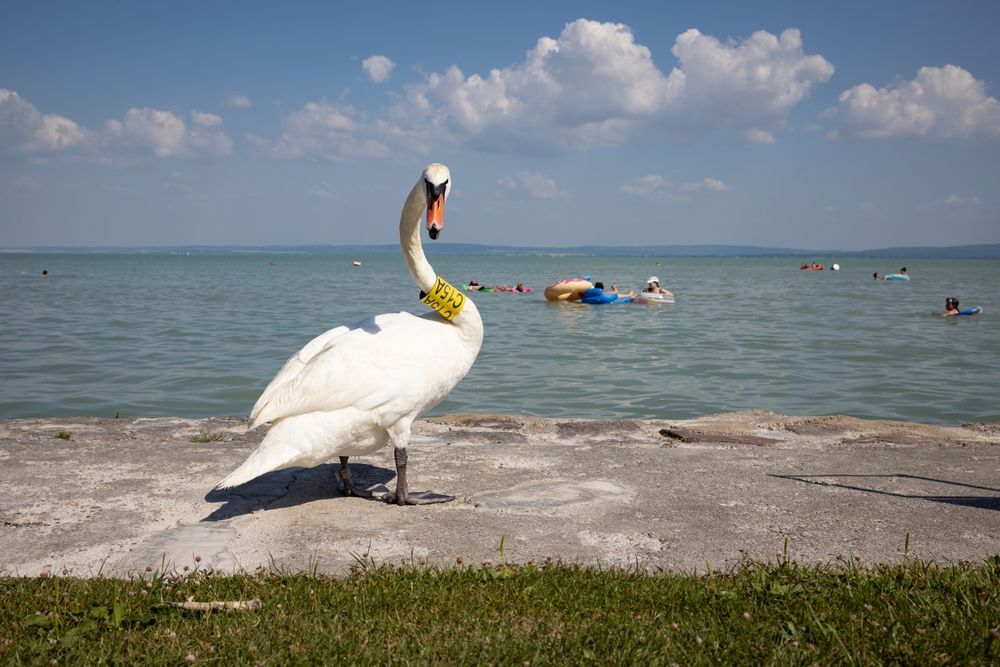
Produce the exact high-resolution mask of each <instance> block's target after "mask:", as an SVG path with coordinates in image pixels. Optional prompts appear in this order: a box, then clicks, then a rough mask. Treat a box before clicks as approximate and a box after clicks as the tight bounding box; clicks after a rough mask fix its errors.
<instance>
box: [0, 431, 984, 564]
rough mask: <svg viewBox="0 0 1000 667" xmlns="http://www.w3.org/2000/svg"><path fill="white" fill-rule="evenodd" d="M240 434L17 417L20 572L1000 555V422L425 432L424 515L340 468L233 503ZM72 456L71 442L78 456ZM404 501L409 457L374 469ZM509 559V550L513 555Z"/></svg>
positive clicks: (413, 456)
mask: <svg viewBox="0 0 1000 667" xmlns="http://www.w3.org/2000/svg"><path fill="white" fill-rule="evenodd" d="M263 434H264V429H260V430H258V431H253V432H247V431H246V422H245V421H244V420H241V419H235V418H220V419H203V420H187V419H177V418H157V419H118V420H114V419H79V418H56V419H18V420H5V421H0V572H2V573H5V574H10V575H24V576H31V575H37V574H40V573H43V572H46V573H51V574H62V573H71V574H73V575H77V576H95V575H98V574H103V575H114V576H127V575H129V574H130V573H139V572H144V571H146V568H153V569H159V570H164V569H177V570H183V568H185V567H188V568H194V567H200V568H203V569H204V568H213V569H216V570H220V571H233V570H236V569H241V568H242V569H246V570H253V569H256V568H258V567H265V568H270V567H276V568H281V569H284V570H291V571H295V570H302V569H314V568H315V569H317V570H319V571H321V572H331V573H343V572H345V571H346V570H347V569H348V568H349V567H350V566H351V565H353V564H355V563H356V562H357V559H362V558H363V559H369V558H370V559H373V560H374V561H375V562H378V563H424V562H426V563H430V564H434V565H443V566H447V565H451V564H454V563H455V562H456V561H457V560H459V559H461V561H462V562H464V563H466V564H475V563H479V562H486V561H490V562H498V561H500V559H501V558H504V559H506V560H507V561H511V562H527V561H535V562H541V561H543V560H545V559H546V558H552V559H560V560H563V561H567V562H574V563H580V564H584V565H595V566H596V565H601V566H619V567H635V566H638V567H642V568H647V569H651V570H655V569H656V568H663V569H675V570H682V571H702V570H704V569H705V568H706V567H712V568H716V569H725V568H727V567H731V566H733V565H734V564H736V563H738V562H739V561H740V559H741V558H742V557H744V556H748V557H750V558H754V559H760V560H773V559H775V558H777V557H779V556H780V555H781V554H782V553H783V551H784V549H785V543H786V540H787V544H788V552H789V555H790V557H792V558H793V559H796V560H798V561H800V562H831V561H834V560H835V559H837V558H847V559H860V561H862V562H865V563H874V562H891V561H895V560H898V559H900V558H902V557H903V555H904V554H903V551H904V544H905V541H906V535H907V533H909V535H910V554H911V555H913V556H917V557H920V558H924V559H932V560H937V561H942V562H954V561H961V560H968V561H980V560H982V559H984V558H986V557H988V556H990V555H994V554H998V553H1000V425H998V424H970V425H966V426H963V427H956V428H947V427H939V426H931V425H925V424H911V423H900V422H882V421H864V420H858V419H852V418H849V417H837V416H830V417H787V416H782V415H776V414H771V413H764V412H744V413H733V414H723V415H713V416H710V417H705V418H702V419H696V420H685V421H672V422H666V421H639V420H603V421H602V420H571V419H537V418H530V417H514V416H503V415H451V416H448V417H443V418H435V419H426V420H422V421H420V422H418V423H417V424H416V425H415V431H414V439H413V443H412V447H411V453H410V457H409V458H410V475H411V487H412V488H414V489H418V490H419V489H425V488H431V489H434V490H437V491H444V492H447V493H452V494H455V495H456V496H457V499H456V500H455V501H454V502H451V503H447V504H443V505H430V506H422V507H405V508H400V507H396V506H389V505H385V504H382V503H380V502H376V501H371V500H363V499H359V498H347V497H343V496H341V494H340V492H339V489H338V486H337V480H336V477H335V471H336V469H337V467H338V466H337V465H323V466H318V467H316V468H311V469H295V470H286V471H280V472H275V473H269V474H267V475H264V476H262V477H260V478H258V479H257V480H254V481H252V482H250V483H248V484H245V485H244V486H242V487H239V488H237V489H233V490H228V491H218V490H214V485H215V484H216V483H217V482H218V481H219V480H220V479H222V477H223V476H225V475H226V474H227V473H229V472H230V471H231V470H232V469H234V468H235V467H236V466H237V465H239V463H241V462H242V461H243V459H244V458H245V457H246V456H247V454H249V452H250V451H252V450H253V449H254V448H255V447H256V445H257V443H259V442H260V439H261V438H262V436H263ZM66 438H68V439H66ZM352 468H353V476H354V480H355V484H359V485H363V486H375V485H379V484H388V485H390V486H391V485H392V483H393V477H394V469H393V465H392V453H391V451H389V450H387V449H386V450H382V451H380V452H378V453H377V454H376V455H373V456H370V457H361V458H358V459H352ZM501 542H502V544H503V549H502V552H501Z"/></svg>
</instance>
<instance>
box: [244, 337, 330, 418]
mask: <svg viewBox="0 0 1000 667" xmlns="http://www.w3.org/2000/svg"><path fill="white" fill-rule="evenodd" d="M348 331H350V329H349V328H348V327H346V326H339V327H334V328H333V329H330V330H329V331H325V332H323V333H321V334H320V335H318V336H316V337H315V338H313V339H312V340H311V341H309V342H308V343H306V344H305V346H304V347H303V348H302V349H301V350H299V351H298V352H296V353H295V354H293V355H292V356H291V357H289V358H288V361H286V362H285V365H284V366H282V367H281V370H280V371H278V372H277V373H276V374H275V376H274V378H273V379H272V380H271V381H270V382H269V383H268V385H267V387H265V388H264V393H262V394H261V395H260V398H258V399H257V402H256V403H254V406H253V410H251V411H250V424H251V428H253V427H254V426H256V425H258V424H260V423H262V422H260V421H259V420H258V419H257V415H258V414H259V413H260V411H261V408H263V407H264V406H265V405H266V404H267V403H268V402H269V401H270V400H271V397H272V396H273V395H274V393H275V392H276V391H277V390H278V389H280V388H281V387H282V386H284V385H285V384H287V383H288V382H289V381H291V380H292V379H293V378H294V377H295V376H297V375H298V374H299V373H300V372H302V369H303V368H305V367H306V364H308V363H309V361H310V360H311V359H312V358H313V357H315V356H316V355H317V354H319V353H320V352H322V351H323V350H325V349H327V348H328V347H329V346H330V345H331V344H332V341H333V340H334V339H335V338H337V336H342V335H344V334H345V333H347V332H348Z"/></svg>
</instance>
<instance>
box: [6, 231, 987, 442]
mask: <svg viewBox="0 0 1000 667" xmlns="http://www.w3.org/2000/svg"><path fill="white" fill-rule="evenodd" d="M427 251H428V256H429V258H430V260H431V262H432V264H434V266H435V269H436V270H437V271H438V273H439V274H440V275H442V276H443V277H445V278H446V279H448V280H449V281H451V282H452V283H454V284H459V283H463V282H467V281H468V279H469V278H475V279H477V280H478V281H479V282H481V283H484V284H490V283H497V282H504V283H511V284H513V283H514V282H517V281H523V282H525V283H526V284H528V285H529V286H531V287H533V288H534V292H533V293H531V294H527V295H515V294H508V293H483V294H476V295H474V296H473V298H474V300H475V302H476V304H477V305H478V307H479V309H480V311H481V313H482V315H483V320H484V322H485V326H486V336H485V340H484V343H483V348H482V352H481V353H480V355H479V359H478V360H477V362H476V364H475V366H473V368H472V371H471V372H470V373H469V375H468V376H467V377H466V378H465V380H463V381H462V382H461V384H459V385H458V387H457V388H456V389H455V390H454V391H453V392H452V394H451V395H450V396H449V397H448V398H447V399H446V400H445V401H444V402H443V403H441V404H440V405H439V406H438V407H437V408H436V409H435V410H434V411H433V412H432V413H431V414H441V413H446V412H459V411H461V412H495V413H506V414H527V415H540V416H548V417H565V416H572V417H606V418H618V417H622V418H625V417H636V418H656V419H685V418H692V417H697V416H701V415H706V414H711V413H716V412H722V411H731V410H743V409H750V408H762V409H765V410H772V411H775V412H780V413H785V414H794V415H810V414H848V415H855V416H859V417H871V418H887V419H906V420H917V421H927V422H935V423H943V424H958V423H962V422H968V421H989V420H1000V365H998V360H1000V332H998V324H1000V318H998V315H997V314H998V313H1000V261H995V260H983V261H979V260H911V261H907V262H902V263H901V262H900V261H899V260H891V261H890V260H879V259H842V260H838V259H836V258H826V259H825V260H824V261H825V263H826V264H827V265H829V264H831V263H832V262H834V261H837V262H839V263H840V265H841V267H842V270H841V271H839V272H832V271H822V272H811V271H800V270H799V268H798V266H799V264H800V263H802V262H804V261H807V260H809V261H811V260H812V259H813V258H811V257H810V258H805V257H804V258H802V260H801V261H798V260H796V259H789V258H780V259H741V258H725V259H714V258H712V259H703V258H660V259H657V258H636V257H580V256H572V257H520V256H511V257H493V256H487V257H479V256H476V257H455V256H446V257H435V256H434V255H433V246H432V245H431V246H430V247H428V249H427ZM352 259H354V258H351V257H331V256H306V255H283V254H249V255H235V256H204V255H194V256H184V255H85V254H78V255H74V254H52V255H39V254H5V255H0V418H6V417H28V416H64V415H94V416H111V415H114V414H119V415H121V416H123V417H126V416H129V417H131V416H158V415H177V416H183V417H204V416H221V415H245V414H246V413H247V412H248V411H249V409H250V407H251V406H252V405H253V403H254V401H255V400H256V398H257V396H258V395H259V394H260V392H261V390H262V389H263V388H264V386H265V385H266V384H267V382H268V381H269V380H270V379H271V377H272V376H273V374H274V373H275V371H276V370H277V369H278V368H279V367H280V366H281V364H282V363H284V361H285V359H286V358H287V357H288V356H289V355H291V354H292V353H293V352H295V351H296V350H298V349H299V348H300V347H301V346H302V345H303V344H304V343H305V342H307V341H308V340H309V339H310V338H312V337H313V336H314V335H316V334H318V333H321V332H322V331H325V330H326V329H328V328H331V327H333V326H335V325H338V324H349V323H352V322H354V321H357V320H360V319H363V318H364V317H367V316H369V315H372V314H376V313H380V312H392V311H398V310H408V311H410V312H414V313H421V312H424V310H423V306H422V305H421V304H420V303H418V301H417V289H416V288H415V287H414V285H413V283H412V281H411V279H410V277H409V274H408V273H407V272H406V269H405V268H404V266H403V264H402V262H401V259H400V258H398V257H359V258H357V259H360V260H361V261H362V262H363V264H362V266H361V267H359V268H355V267H353V266H352V265H351V260H352ZM902 264H906V265H907V266H908V268H909V271H910V274H911V275H912V276H913V279H912V280H911V281H910V282H909V283H891V282H875V281H873V280H872V273H873V272H874V271H880V272H882V273H885V272H893V271H896V270H898V269H899V267H900V266H901V265H902ZM43 270H47V271H48V272H49V275H48V276H47V277H45V278H43V277H42V275H41V273H42V271H43ZM585 274H587V275H591V276H593V277H594V279H595V280H603V281H604V282H605V284H610V283H612V282H614V283H617V285H618V286H619V287H620V288H625V287H628V286H631V287H634V288H635V289H637V290H638V289H640V288H641V286H642V285H643V284H644V281H645V279H646V278H647V277H648V276H649V275H652V274H655V275H658V276H659V277H660V278H661V279H663V283H664V285H665V286H666V287H668V288H669V289H671V290H673V291H674V292H675V293H676V294H677V303H676V304H674V305H670V306H643V305H636V304H620V305H619V304H615V305H608V306H586V305H582V304H555V303H548V302H546V301H545V299H544V297H543V296H542V289H543V288H544V286H545V285H547V284H548V283H551V282H553V281H555V280H557V279H560V278H566V277H575V276H580V275H585ZM946 296H957V297H958V298H959V299H961V304H962V307H963V308H964V307H971V306H974V305H979V304H981V305H982V306H983V307H984V308H985V312H984V314H983V315H981V316H979V317H962V318H948V319H944V318H940V317H935V316H934V314H933V313H934V312H935V311H940V310H941V309H942V307H943V305H944V300H945V297H946Z"/></svg>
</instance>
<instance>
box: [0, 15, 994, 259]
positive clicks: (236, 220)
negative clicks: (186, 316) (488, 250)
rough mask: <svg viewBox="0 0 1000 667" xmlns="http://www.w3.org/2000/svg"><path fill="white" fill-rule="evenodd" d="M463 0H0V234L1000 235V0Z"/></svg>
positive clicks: (638, 238)
mask: <svg viewBox="0 0 1000 667" xmlns="http://www.w3.org/2000/svg"><path fill="white" fill-rule="evenodd" d="M480 4H483V5H484V6H479V5H480ZM486 4H487V3H466V4H464V5H462V4H455V3H412V2H410V3H386V2H369V3H319V2H316V3H312V2H309V3H305V2H288V3H252V2H242V3H235V2H228V3H225V2H197V3H195V2H172V3H138V2H136V3H126V2H119V3H114V2H96V3H77V2H64V3H55V2H44V1H43V2H31V3H16V2H5V3H2V4H0V247H21V246H36V245H79V246H109V245H110V246H133V245H201V244H249V245H259V244H296V245H297V244H312V243H323V244H326V243H331V244H355V243H394V242H395V240H396V224H397V222H398V216H399V209H400V207H401V204H402V200H403V198H404V196H405V194H406V193H407V192H408V190H409V188H410V187H411V186H412V184H413V183H414V182H415V181H416V179H417V177H418V176H419V173H420V169H421V168H422V167H423V165H424V164H426V163H428V162H432V161H440V162H445V163H447V164H448V165H449V166H450V167H451V169H452V177H453V181H454V184H455V188H454V191H453V196H452V198H451V199H450V200H449V204H448V212H447V215H446V228H445V233H444V235H443V236H442V239H443V240H446V241H451V242H464V243H502V244H511V245H522V246H539V245H581V244H587V245H590V244H601V243H607V244H609V245H643V244H673V243H677V244H697V243H712V244H715V243H726V244H753V245H771V246H785V247H805V248H816V249H838V248H839V249H847V250H856V249H864V248H872V247H883V246H897V245H921V246H923V245H927V246H935V245H959V244H967V243H996V242H1000V188H997V185H996V184H997V183H998V181H1000V178H998V177H1000V169H998V167H1000V151H998V148H1000V101H998V98H1000V46H998V40H997V39H996V31H997V29H998V28H1000V3H996V2H991V1H990V2H988V1H983V2H969V1H964V0H958V1H955V2H926V1H925V2H919V1H906V2H878V3H870V2H840V3H820V2H783V3H778V2H771V3H768V2H754V3H747V2H689V3H665V2H661V3H629V2H616V3H594V2H572V3H570V2H538V1H537V0H536V1H535V2H505V3H488V5H489V6H486Z"/></svg>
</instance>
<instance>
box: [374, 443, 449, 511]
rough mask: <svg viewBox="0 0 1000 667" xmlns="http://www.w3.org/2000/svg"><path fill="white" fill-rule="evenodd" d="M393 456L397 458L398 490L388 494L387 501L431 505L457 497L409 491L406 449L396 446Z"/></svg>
mask: <svg viewBox="0 0 1000 667" xmlns="http://www.w3.org/2000/svg"><path fill="white" fill-rule="evenodd" d="M393 457H394V458H395V459H396V490H395V492H393V493H390V494H388V495H387V496H386V498H385V500H386V502H388V503H396V504H397V505H430V504H432V503H446V502H449V501H452V500H454V499H455V496H449V495H445V494H443V493H435V492H434V491H412V492H411V491H409V489H408V487H407V484H406V459H407V454H406V450H405V449H403V448H402V447H396V448H395V449H394V450H393Z"/></svg>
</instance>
